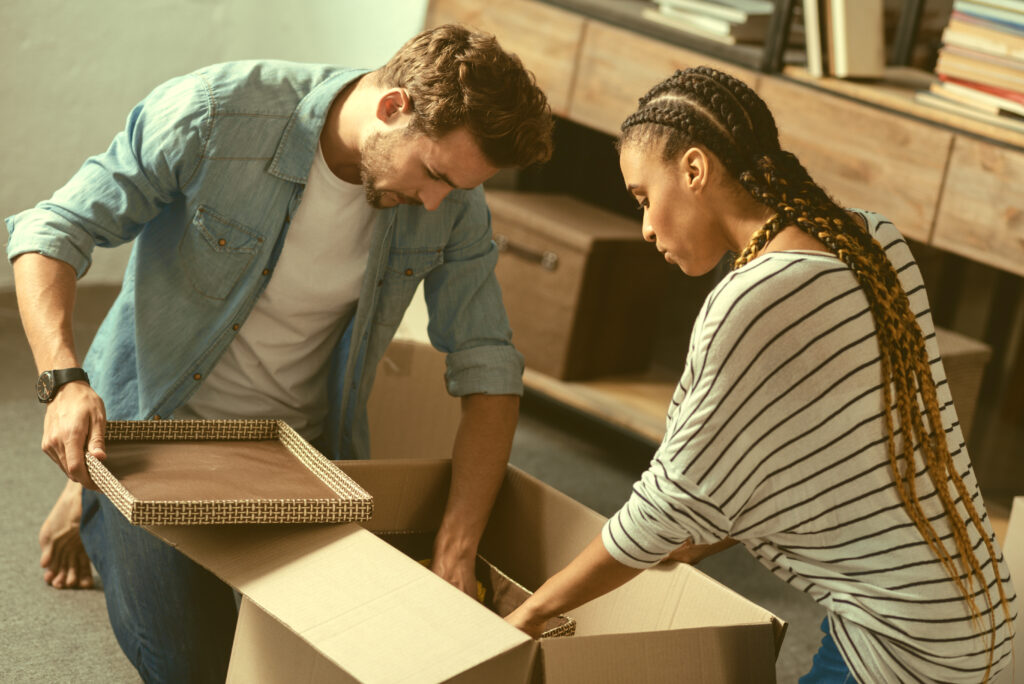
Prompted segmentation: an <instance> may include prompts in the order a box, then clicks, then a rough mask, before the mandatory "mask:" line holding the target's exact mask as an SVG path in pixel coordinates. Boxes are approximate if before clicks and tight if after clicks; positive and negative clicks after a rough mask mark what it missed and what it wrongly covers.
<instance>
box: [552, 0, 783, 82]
mask: <svg viewBox="0 0 1024 684" xmlns="http://www.w3.org/2000/svg"><path fill="white" fill-rule="evenodd" d="M543 1H544V2H545V3H547V4H549V5H553V6H555V7H561V8H563V9H566V10H568V11H571V12H574V13H577V14H580V15H582V16H584V17H589V18H591V19H595V20H597V21H602V22H605V23H608V24H613V25H616V26H622V27H624V28H627V29H629V30H631V31H634V32H636V33H638V34H640V35H645V36H649V37H651V38H654V39H656V40H660V41H664V42H666V43H670V44H673V45H678V46H680V47H685V48H689V49H693V50H698V51H700V52H702V53H704V54H707V55H709V56H711V57H715V58H717V59H721V60H725V61H729V62H733V63H735V64H739V65H742V66H745V67H747V68H748V69H753V70H755V71H761V72H765V73H773V72H778V71H779V70H780V69H781V68H782V63H783V56H784V54H785V51H786V46H787V42H788V41H787V38H788V36H789V29H790V24H791V23H792V19H793V9H794V7H795V6H796V2H797V1H798V0H775V12H774V13H773V14H772V17H771V22H770V24H769V27H768V30H767V33H766V40H765V43H764V45H763V46H760V45H752V44H738V45H723V44H721V43H717V42H715V41H712V40H706V39H703V38H701V37H700V36H697V35H691V34H687V33H685V32H682V31H678V30H675V29H673V28H671V27H667V26H663V25H660V24H658V23H655V22H652V21H649V20H648V19H645V18H644V17H643V10H644V8H645V7H649V6H650V3H649V2H647V1H646V0H543Z"/></svg>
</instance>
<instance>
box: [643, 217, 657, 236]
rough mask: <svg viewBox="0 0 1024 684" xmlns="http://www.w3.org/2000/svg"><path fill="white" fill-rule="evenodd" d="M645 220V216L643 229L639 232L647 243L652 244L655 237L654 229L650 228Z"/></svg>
mask: <svg viewBox="0 0 1024 684" xmlns="http://www.w3.org/2000/svg"><path fill="white" fill-rule="evenodd" d="M646 219H647V217H646V216H645V217H644V227H643V229H642V230H641V231H640V232H641V234H642V235H643V236H644V240H647V241H648V242H654V240H655V237H656V236H655V235H654V228H653V227H651V224H650V223H649V222H648V221H647V220H646Z"/></svg>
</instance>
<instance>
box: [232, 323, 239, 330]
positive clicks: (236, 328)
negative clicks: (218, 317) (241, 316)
mask: <svg viewBox="0 0 1024 684" xmlns="http://www.w3.org/2000/svg"><path fill="white" fill-rule="evenodd" d="M240 327H241V326H240V325H238V324H237V323H235V324H234V325H233V326H231V329H232V330H238V329H239V328H240Z"/></svg>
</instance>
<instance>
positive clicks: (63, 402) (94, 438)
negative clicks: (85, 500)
mask: <svg viewBox="0 0 1024 684" xmlns="http://www.w3.org/2000/svg"><path fill="white" fill-rule="evenodd" d="M106 427H107V411H106V407H105V406H104V405H103V400H102V399H100V397H99V395H98V394H96V392H95V391H94V390H93V388H92V387H90V386H89V384H88V383H86V382H69V383H68V384H66V385H64V386H62V387H61V388H60V391H59V392H58V393H57V396H56V397H55V398H54V400H53V401H52V402H50V403H49V404H48V405H47V407H46V419H45V421H44V423H43V444H42V448H43V452H44V453H45V454H46V455H47V456H49V457H50V459H51V460H52V461H53V462H54V463H56V464H57V465H58V466H60V469H61V470H63V471H64V473H65V474H66V475H67V476H68V478H69V479H71V480H74V481H75V482H79V483H81V484H82V486H84V487H88V488H89V489H96V488H97V487H96V484H95V483H94V482H93V481H92V478H91V477H89V470H88V468H86V465H85V452H86V451H88V452H89V453H90V454H92V455H93V456H95V457H96V458H97V459H99V460H101V461H102V460H103V459H105V458H106V457H107V454H106V447H105V442H104V439H103V435H104V433H105V431H106Z"/></svg>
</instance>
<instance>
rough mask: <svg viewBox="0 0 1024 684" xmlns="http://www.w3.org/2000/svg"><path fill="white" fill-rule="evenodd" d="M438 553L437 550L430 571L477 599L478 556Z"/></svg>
mask: <svg viewBox="0 0 1024 684" xmlns="http://www.w3.org/2000/svg"><path fill="white" fill-rule="evenodd" d="M437 551H438V550H437V549H436V548H435V554H434V558H433V560H432V561H431V563H430V569H431V570H432V571H433V572H434V574H436V575H437V576H439V577H441V578H442V579H444V580H446V581H447V582H449V583H450V584H453V585H455V586H456V587H457V588H458V589H460V590H462V591H463V592H464V593H466V594H469V595H470V596H472V597H473V598H476V597H477V596H476V554H472V555H470V556H468V557H467V556H465V555H461V556H460V555H456V554H453V553H444V552H440V553H438V552H437Z"/></svg>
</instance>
